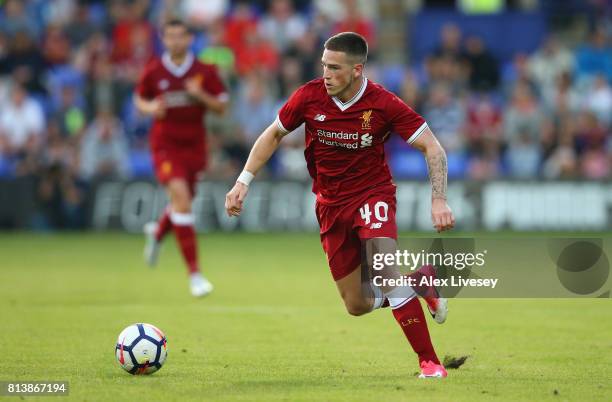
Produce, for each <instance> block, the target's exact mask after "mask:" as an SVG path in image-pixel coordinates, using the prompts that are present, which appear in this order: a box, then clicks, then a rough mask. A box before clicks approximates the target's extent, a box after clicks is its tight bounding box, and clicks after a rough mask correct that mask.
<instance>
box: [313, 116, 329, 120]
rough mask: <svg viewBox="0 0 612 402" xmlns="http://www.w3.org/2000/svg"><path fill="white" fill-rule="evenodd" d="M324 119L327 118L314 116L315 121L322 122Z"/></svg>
mask: <svg viewBox="0 0 612 402" xmlns="http://www.w3.org/2000/svg"><path fill="white" fill-rule="evenodd" d="M326 117H327V116H325V115H324V114H318V115H316V116H315V117H314V119H315V120H316V121H324V120H325V118H326Z"/></svg>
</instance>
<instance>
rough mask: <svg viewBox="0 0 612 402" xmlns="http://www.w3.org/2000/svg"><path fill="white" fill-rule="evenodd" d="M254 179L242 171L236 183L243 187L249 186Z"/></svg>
mask: <svg viewBox="0 0 612 402" xmlns="http://www.w3.org/2000/svg"><path fill="white" fill-rule="evenodd" d="M254 178H255V175H254V174H253V173H251V172H249V171H247V170H243V171H242V173H240V176H238V179H236V181H237V182H239V183H242V184H244V185H245V186H248V185H249V184H251V181H253V179H254Z"/></svg>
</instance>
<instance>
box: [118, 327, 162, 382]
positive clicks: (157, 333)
mask: <svg viewBox="0 0 612 402" xmlns="http://www.w3.org/2000/svg"><path fill="white" fill-rule="evenodd" d="M115 356H116V357H117V362H119V365H120V366H121V368H123V369H124V370H125V371H127V372H128V373H130V374H151V373H154V372H156V371H157V370H159V369H160V368H161V367H162V366H163V365H164V362H165V361H166V357H167V356H168V345H167V341H166V336H165V335H164V333H163V332H162V331H161V330H160V329H159V328H157V327H156V326H155V325H151V324H145V323H138V324H132V325H130V326H129V327H127V328H126V329H124V330H123V331H121V333H120V334H119V338H117V345H116V346H115Z"/></svg>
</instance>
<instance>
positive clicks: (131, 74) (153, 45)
mask: <svg viewBox="0 0 612 402" xmlns="http://www.w3.org/2000/svg"><path fill="white" fill-rule="evenodd" d="M399 3H401V2H398V4H399ZM0 6H1V12H0V178H2V177H4V178H7V177H8V178H10V177H20V176H34V177H37V178H38V179H39V180H38V194H39V196H40V199H41V201H40V202H41V203H42V204H43V205H47V206H49V208H55V209H58V208H59V209H63V210H65V211H64V212H63V213H65V214H68V215H70V211H71V208H72V207H74V206H78V205H80V203H81V202H82V199H83V197H84V194H85V193H86V189H87V186H88V184H89V183H91V182H92V181H93V180H98V179H106V178H133V177H152V169H151V162H150V157H149V154H148V148H147V147H148V145H147V130H148V127H149V124H150V121H149V120H148V119H147V118H144V117H143V116H141V115H139V114H138V113H137V111H136V110H135V108H134V106H133V103H132V94H133V88H134V86H135V83H136V81H137V79H138V76H139V74H140V73H141V71H142V68H143V66H144V65H145V63H146V62H147V61H148V60H149V59H150V57H152V56H153V55H155V54H159V53H160V52H161V51H162V48H161V44H160V40H159V37H158V29H157V28H158V27H159V25H160V23H161V21H164V20H165V19H167V18H169V17H179V18H183V19H184V20H186V21H188V22H189V24H190V26H191V27H192V28H193V31H194V34H195V41H194V45H193V50H194V52H195V54H196V55H197V57H198V58H199V59H200V60H202V61H205V62H208V63H214V64H216V65H217V66H218V68H219V70H220V71H221V73H222V76H223V77H224V79H225V81H226V83H227V85H228V87H229V88H230V93H231V103H232V108H231V112H229V113H228V114H227V116H225V117H221V118H217V117H214V116H209V118H208V129H209V143H210V147H209V148H210V152H211V153H210V160H211V163H210V169H209V171H208V172H207V176H208V177H214V178H234V177H235V176H236V174H237V173H238V171H239V169H240V168H241V166H242V164H243V162H244V160H245V158H246V156H247V154H248V150H249V149H250V146H251V145H252V143H253V142H254V140H255V138H256V137H257V135H258V134H259V133H260V132H261V131H262V130H263V129H264V128H265V127H266V126H267V125H269V124H270V123H271V122H272V121H273V120H274V118H275V116H276V112H277V110H278V109H279V107H280V106H281V105H282V103H283V102H284V101H285V100H286V99H287V97H288V95H289V94H290V93H291V92H292V91H293V90H295V89H296V88H297V87H298V86H299V85H301V84H302V83H303V82H305V81H308V80H310V79H312V78H315V77H317V76H318V75H319V74H320V69H319V63H320V61H319V60H320V53H321V47H322V43H323V41H324V40H325V39H326V38H327V37H329V36H330V35H331V34H333V33H336V32H341V31H355V32H359V33H361V34H362V35H364V36H365V37H366V39H367V40H368V42H369V43H370V51H371V55H370V60H369V62H368V65H367V68H366V74H367V75H368V77H369V78H370V79H373V80H374V81H378V82H381V83H382V84H384V85H387V86H388V87H389V88H390V89H392V90H394V91H395V92H397V94H398V95H399V96H400V97H401V98H402V99H404V100H405V101H406V103H407V104H408V105H410V106H412V107H413V108H414V109H415V110H417V111H418V112H419V113H421V114H422V115H423V116H424V117H425V118H426V119H427V121H428V123H429V125H430V127H431V128H432V130H433V131H434V133H435V134H436V135H437V136H438V138H439V139H440V141H441V142H442V144H443V145H444V147H445V148H446V150H447V153H448V160H449V175H450V176H451V178H463V179H476V180H487V179H493V178H520V179H532V178H534V179H535V178H545V179H556V178H579V179H609V178H610V177H611V163H612V156H611V155H612V141H610V136H611V132H612V87H611V83H612V29H611V26H612V24H610V21H609V20H606V19H604V20H602V21H601V22H602V23H599V24H596V25H595V26H594V28H593V29H592V30H591V31H590V32H585V34H584V38H583V40H582V41H581V42H580V43H578V44H576V45H575V46H571V47H568V46H565V45H564V42H563V41H561V40H559V39H558V38H557V36H556V35H555V34H556V33H554V32H553V33H551V35H550V36H549V37H547V38H545V39H544V40H543V42H542V44H541V46H540V48H539V49H537V51H535V52H533V53H531V54H525V53H518V54H515V55H514V57H513V59H511V60H498V59H496V57H495V56H494V55H493V53H492V52H491V51H490V50H489V49H487V46H486V44H485V40H483V38H480V37H477V36H470V35H465V34H464V33H463V32H462V31H461V29H460V28H459V27H457V26H454V25H446V26H444V28H442V29H441V31H440V32H439V34H440V40H439V45H438V46H437V48H435V49H431V52H430V54H429V56H428V57H427V58H426V59H425V60H412V62H411V63H402V64H395V65H385V64H384V63H382V61H381V58H380V57H378V54H379V53H380V51H381V49H380V47H381V46H382V44H381V43H380V42H379V38H378V37H377V29H378V28H379V26H380V24H381V20H380V19H379V17H378V5H377V2H372V1H360V0H295V1H291V0H259V1H238V0H233V1H230V0H206V1H199V0H107V1H103V0H0ZM398 12H404V11H402V10H398ZM509 40H510V39H509ZM406 47H407V46H406ZM401 50H402V51H403V52H404V53H408V54H405V58H406V59H407V60H410V58H409V57H410V54H409V49H401ZM389 71H395V72H396V73H395V74H388V73H387V72H389ZM398 76H399V79H397V77H398ZM389 77H395V81H394V82H387V81H388V80H389V79H390V78H389ZM302 152H303V135H299V134H297V135H296V134H293V135H291V136H288V137H286V139H285V140H284V141H283V143H282V148H281V150H280V151H279V152H278V153H277V155H275V157H274V159H273V160H272V162H271V163H270V166H269V168H268V171H267V172H266V174H269V175H271V176H274V177H279V178H305V177H307V170H306V169H305V168H304V161H303V155H302ZM388 160H389V163H390V165H391V167H392V170H393V171H394V174H395V177H396V178H424V177H426V174H427V172H426V166H425V164H424V162H423V158H422V156H420V155H419V154H418V153H416V152H415V151H414V150H411V149H410V148H409V147H407V146H406V145H405V144H402V143H401V140H400V139H399V137H398V136H396V138H395V139H392V140H391V141H389V143H388ZM66 211H67V212H66ZM63 219H66V217H65V216H64V218H63Z"/></svg>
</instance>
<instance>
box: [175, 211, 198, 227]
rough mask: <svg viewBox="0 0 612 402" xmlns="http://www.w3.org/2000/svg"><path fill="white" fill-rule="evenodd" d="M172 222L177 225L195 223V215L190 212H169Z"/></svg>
mask: <svg viewBox="0 0 612 402" xmlns="http://www.w3.org/2000/svg"><path fill="white" fill-rule="evenodd" d="M170 220H171V221H172V224H174V225H177V226H191V225H193V224H195V216H194V215H193V214H192V213H181V212H174V211H171V212H170Z"/></svg>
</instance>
